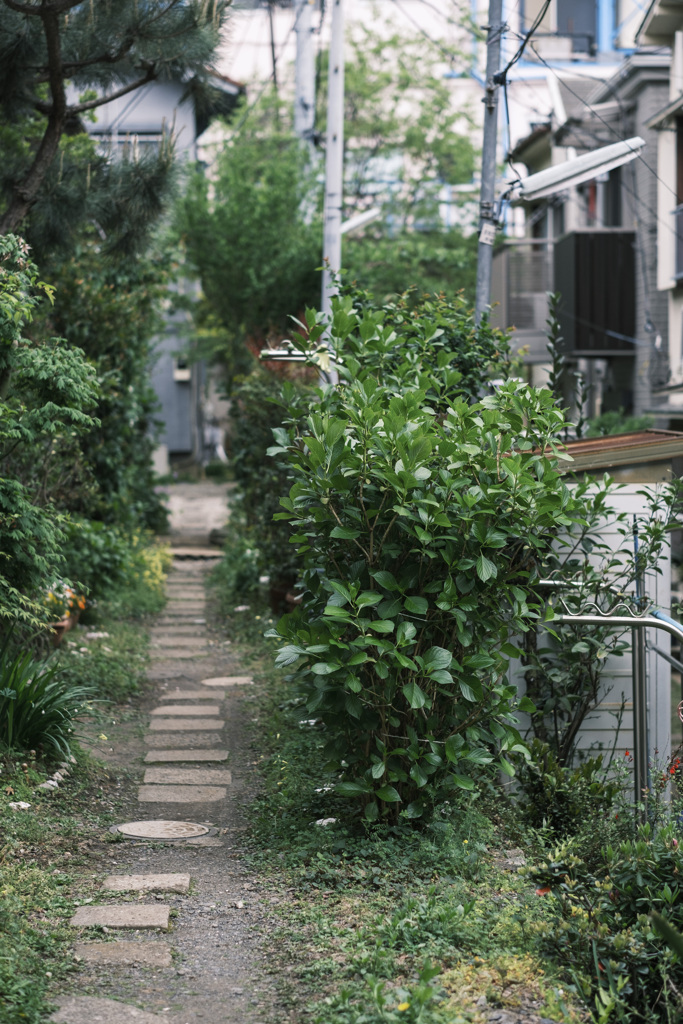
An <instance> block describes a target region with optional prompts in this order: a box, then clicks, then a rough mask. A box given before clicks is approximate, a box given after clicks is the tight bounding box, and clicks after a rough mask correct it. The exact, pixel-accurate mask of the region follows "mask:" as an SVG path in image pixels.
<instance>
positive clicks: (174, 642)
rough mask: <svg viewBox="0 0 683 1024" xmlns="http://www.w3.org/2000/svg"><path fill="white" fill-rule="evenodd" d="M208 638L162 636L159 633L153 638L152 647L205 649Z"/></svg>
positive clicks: (170, 634) (175, 634)
mask: <svg viewBox="0 0 683 1024" xmlns="http://www.w3.org/2000/svg"><path fill="white" fill-rule="evenodd" d="M205 645H206V637H204V636H178V634H177V633H168V634H167V635H162V636H160V635H159V634H158V633H157V634H156V636H153V637H152V643H151V646H152V647H204V646H205Z"/></svg>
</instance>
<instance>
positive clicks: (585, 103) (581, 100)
mask: <svg viewBox="0 0 683 1024" xmlns="http://www.w3.org/2000/svg"><path fill="white" fill-rule="evenodd" d="M548 2H549V0H548ZM531 49H532V50H533V52H534V54H535V56H536V57H537V58H538V60H540V62H541V64H543V65H544V66H545V67H546V68H547V69H548V71H550V72H551V74H553V75H554V76H555V78H556V79H557V80H558V82H561V83H562V85H563V86H564V87H565V89H566V90H567V92H569V93H570V94H571V95H572V96H573V97H574V99H577V100H578V101H579V103H581V104H582V105H583V106H584V107H586V109H587V110H590V112H591V113H592V114H593V116H594V117H596V118H597V119H598V121H600V122H601V123H602V124H604V126H605V128H607V130H608V131H610V132H611V133H612V135H614V136H615V138H617V139H618V140H619V142H626V141H627V140H626V139H624V138H623V137H622V136H621V135H620V134H619V132H618V131H617V130H616V128H614V127H613V126H612V125H611V124H610V123H609V121H606V120H605V118H604V117H603V116H602V114H600V113H599V111H597V110H596V109H595V107H593V106H591V104H590V103H589V102H588V100H585V99H584V98H583V96H579V94H578V93H577V92H574V90H573V89H572V88H571V86H569V85H567V81H566V79H564V78H560V76H559V75H558V73H557V71H556V70H555V68H553V67H552V66H551V65H550V64H549V63H548V61H547V60H545V58H544V57H542V56H541V54H540V53H539V52H538V50H537V49H536V48H535V47H534V45H533V43H532V44H531ZM637 159H638V160H641V161H642V163H643V166H644V167H647V169H648V171H650V173H651V174H653V175H654V177H655V178H656V180H657V181H658V182H659V183H660V185H663V186H664V188H666V189H667V191H669V192H670V193H671V195H672V196H673V197H674V199H675V200H676V203H677V204H678V196H677V194H676V192H675V191H674V190H673V189H672V188H671V186H670V185H669V184H668V183H667V182H666V181H664V179H663V178H660V176H659V175H658V174H657V171H656V170H655V169H654V167H651V166H650V164H649V163H648V162H647V160H646V159H645V157H644V156H643V155H642V154H641V153H638V154H637Z"/></svg>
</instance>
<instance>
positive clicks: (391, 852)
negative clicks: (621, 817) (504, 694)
mask: <svg viewBox="0 0 683 1024" xmlns="http://www.w3.org/2000/svg"><path fill="white" fill-rule="evenodd" d="M259 612H260V617H259V618H257V616H258V615H259ZM269 618H270V615H269V612H268V611H266V610H265V609H261V610H259V609H258V608H254V607H252V609H251V610H250V612H249V613H238V614H234V615H233V616H231V617H230V619H229V624H230V626H231V627H232V626H233V625H234V631H233V632H231V635H232V636H233V638H234V639H235V640H239V642H240V643H245V641H247V640H248V641H249V645H250V650H251V657H252V659H253V660H252V666H251V667H252V671H253V673H254V676H255V679H256V681H257V684H258V685H257V687H256V688H255V689H256V692H252V693H251V694H249V695H245V699H246V700H248V701H250V702H251V705H252V707H253V709H254V712H253V721H254V726H255V733H256V734H257V735H258V744H259V749H258V764H259V769H260V774H261V778H262V786H263V788H262V790H261V793H260V795H259V796H258V797H257V799H256V801H255V802H254V803H253V804H252V805H251V807H250V816H251V822H252V824H251V829H250V833H249V837H248V854H247V856H248V858H250V859H251V862H252V863H253V866H254V867H255V868H257V869H258V870H259V871H260V872H262V873H263V872H264V870H265V872H266V873H267V875H268V876H269V879H270V883H271V884H272V886H273V889H274V891H277V892H278V893H279V894H280V895H281V896H282V900H281V903H280V904H279V905H278V906H277V907H276V910H275V913H276V915H277V916H279V917H280V918H281V920H280V923H279V924H278V925H277V926H276V928H275V932H274V934H273V942H272V955H273V956H274V957H275V958H276V961H277V962H278V966H279V977H280V985H281V997H282V1000H283V1002H284V1005H285V1007H286V1010H287V1015H286V1018H285V1019H288V1020H291V1021H307V1022H308V1021H310V1022H312V1024H385V1022H395V1021H396V1022H397V1021H403V1022H406V1021H409V1022H418V1021H419V1022H421V1024H457V1022H460V1021H463V1022H464V1021H473V1022H476V1021H483V1019H484V1018H483V1016H482V1013H483V1010H484V1009H485V1008H486V1007H488V1008H489V1009H490V1008H492V1007H500V1008H505V1009H509V1010H516V1011H518V1012H529V1013H530V1012H533V1013H538V1014H541V1015H544V1016H546V1017H548V1018H549V1019H551V1020H557V1021H577V1022H578V1021H579V1020H581V1019H585V1016H583V1017H582V1014H583V1013H584V1011H583V1010H582V1008H581V1001H580V999H579V998H578V996H577V995H576V993H575V992H574V991H573V990H572V988H571V986H569V985H568V984H567V982H566V979H564V980H563V978H562V976H561V973H560V970H559V968H557V969H556V968H554V967H553V965H552V964H551V963H549V962H548V960H547V957H545V958H544V957H543V955H542V952H541V947H540V943H539V941H538V940H537V939H536V938H535V933H534V925H535V924H537V923H539V922H541V921H542V920H544V919H546V918H548V917H552V915H553V914H554V913H555V911H554V908H553V906H552V905H551V903H549V902H548V901H547V900H543V899H542V898H539V896H538V895H536V892H535V886H534V885H533V884H531V883H530V880H529V879H528V878H526V877H524V876H522V875H520V874H519V873H517V872H515V871H506V870H502V869H501V868H500V867H499V862H500V860H501V859H502V857H503V851H504V850H505V849H507V848H509V847H511V846H516V845H517V843H518V841H519V834H518V833H517V832H513V831H511V830H510V829H509V828H508V827H507V826H506V823H505V821H504V820H503V818H502V817H501V815H500V814H499V813H497V811H496V809H495V800H496V799H497V794H496V793H495V792H494V791H491V792H490V793H489V794H486V793H484V794H483V795H481V796H479V797H477V796H476V794H475V795H474V796H472V795H470V794H463V795H462V797H461V798H459V799H457V802H453V803H451V804H445V805H443V806H442V807H441V809H440V812H439V814H438V816H437V818H436V820H435V821H433V822H432V823H431V824H430V825H429V826H427V827H422V828H421V829H416V828H414V827H409V826H408V825H405V824H399V825H396V826H391V825H381V826H377V825H374V826H372V825H369V824H368V823H366V822H364V821H363V820H361V819H360V817H358V816H357V815H356V813H355V812H354V811H353V810H352V807H351V805H350V803H349V802H348V801H346V800H344V799H343V798H340V797H339V796H336V795H335V793H334V791H333V789H332V788H331V787H332V783H333V782H334V778H333V777H331V776H330V775H329V774H328V772H327V770H326V766H325V761H324V757H323V753H322V747H323V740H324V730H323V727H322V725H321V723H320V722H318V721H316V720H311V719H310V718H309V715H308V713H307V711H306V709H305V706H304V705H303V702H302V701H301V699H300V697H299V695H298V692H297V688H296V684H295V681H294V680H293V679H288V678H286V677H284V676H283V675H282V674H280V673H277V672H275V671H274V670H273V669H272V668H271V665H272V661H273V657H272V651H271V649H270V645H269V642H268V641H266V640H264V639H263V638H262V636H260V635H259V634H261V633H262V631H263V629H264V628H266V627H267V624H268V619H269ZM321 822H327V823H326V824H321ZM264 865H265V868H264ZM284 894H286V895H284Z"/></svg>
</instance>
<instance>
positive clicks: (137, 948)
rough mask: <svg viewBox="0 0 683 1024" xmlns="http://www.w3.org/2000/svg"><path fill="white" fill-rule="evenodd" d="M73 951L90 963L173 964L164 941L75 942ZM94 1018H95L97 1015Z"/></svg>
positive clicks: (156, 965)
mask: <svg viewBox="0 0 683 1024" xmlns="http://www.w3.org/2000/svg"><path fill="white" fill-rule="evenodd" d="M74 953H75V954H76V956H77V957H79V958H80V959H81V960H85V961H87V962H88V963H91V964H109V965H112V964H122V965H124V966H127V965H128V964H141V965H142V966H143V967H172V966H173V960H172V958H171V947H170V946H169V945H168V944H167V943H166V942H133V941H128V940H126V939H122V940H119V941H117V942H76V943H74ZM52 1019H53V1020H54V1018H52ZM91 1019H92V1018H91ZM94 1019H95V1020H97V1017H95V1018H94ZM133 1019H135V1018H133Z"/></svg>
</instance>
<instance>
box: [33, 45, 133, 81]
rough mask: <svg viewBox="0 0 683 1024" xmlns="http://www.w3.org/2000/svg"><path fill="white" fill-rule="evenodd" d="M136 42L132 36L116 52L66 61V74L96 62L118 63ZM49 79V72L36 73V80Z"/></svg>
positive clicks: (64, 69) (64, 64) (63, 66)
mask: <svg viewBox="0 0 683 1024" xmlns="http://www.w3.org/2000/svg"><path fill="white" fill-rule="evenodd" d="M134 43H135V39H134V37H133V36H130V37H129V38H128V40H127V41H126V42H125V43H124V44H122V46H121V47H120V49H118V50H117V51H116V53H101V54H99V55H98V56H97V57H88V58H87V59H85V60H69V61H64V63H63V64H62V68H63V71H64V74H65V75H66V77H67V78H68V77H69V76H70V75H72V74H73V73H74V72H75V71H81V70H82V69H83V68H89V67H92V66H93V65H95V64H118V62H119V61H121V60H123V58H124V57H125V56H126V54H128V53H130V51H131V49H132V48H133V44H134ZM47 79H48V74H47V72H45V73H44V74H41V75H36V82H46V81H47Z"/></svg>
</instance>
